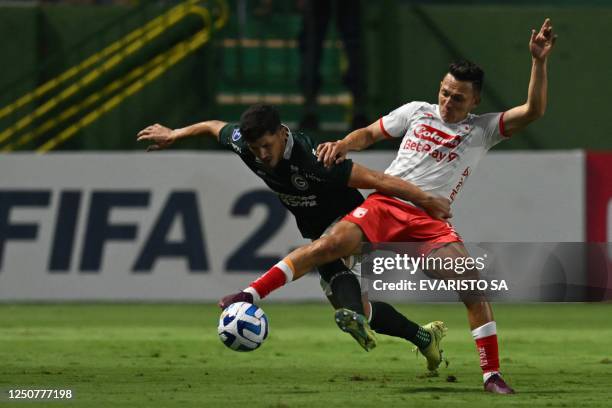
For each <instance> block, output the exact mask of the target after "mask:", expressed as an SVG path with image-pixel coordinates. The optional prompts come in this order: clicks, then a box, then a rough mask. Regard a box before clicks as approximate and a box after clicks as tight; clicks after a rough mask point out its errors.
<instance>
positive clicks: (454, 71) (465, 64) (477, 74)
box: [448, 59, 484, 93]
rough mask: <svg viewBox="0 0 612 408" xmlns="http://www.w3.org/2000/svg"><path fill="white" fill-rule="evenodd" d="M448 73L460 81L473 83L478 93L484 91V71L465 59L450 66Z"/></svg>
mask: <svg viewBox="0 0 612 408" xmlns="http://www.w3.org/2000/svg"><path fill="white" fill-rule="evenodd" d="M448 73H449V74H451V75H452V76H454V77H455V79H457V80H458V81H467V82H471V83H472V87H473V88H474V90H475V91H476V92H479V93H480V91H481V90H482V84H483V82H484V71H483V70H482V68H480V67H479V66H478V65H476V64H474V63H473V62H471V61H468V60H464V59H462V60H458V61H454V62H452V63H451V64H450V65H449V67H448Z"/></svg>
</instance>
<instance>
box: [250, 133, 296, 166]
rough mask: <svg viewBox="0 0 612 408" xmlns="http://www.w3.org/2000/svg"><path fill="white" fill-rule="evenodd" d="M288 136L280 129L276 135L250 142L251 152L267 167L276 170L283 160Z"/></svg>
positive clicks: (266, 135)
mask: <svg viewBox="0 0 612 408" xmlns="http://www.w3.org/2000/svg"><path fill="white" fill-rule="evenodd" d="M286 144H287V134H286V131H285V129H284V128H282V127H280V128H279V129H278V130H277V131H276V132H275V133H270V132H268V133H266V134H265V135H263V136H262V137H260V138H259V139H257V140H256V141H254V142H249V143H248V145H249V150H250V151H251V152H252V153H253V154H254V155H255V157H257V158H258V159H259V160H261V162H262V163H263V165H264V166H265V167H268V168H274V167H276V165H277V164H278V162H279V161H280V160H281V159H282V158H283V153H284V152H285V145H286Z"/></svg>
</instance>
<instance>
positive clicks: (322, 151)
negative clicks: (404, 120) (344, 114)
mask: <svg viewBox="0 0 612 408" xmlns="http://www.w3.org/2000/svg"><path fill="white" fill-rule="evenodd" d="M384 138H385V135H384V134H383V132H382V130H381V129H380V125H379V124H378V122H374V123H372V124H371V125H370V126H368V127H364V128H361V129H357V130H354V131H352V132H351V133H349V134H348V135H347V136H346V137H345V138H344V139H342V140H338V141H336V142H327V143H321V144H320V145H319V146H318V147H317V156H318V157H319V161H320V162H323V164H324V165H325V167H330V166H332V165H334V164H338V163H341V162H343V161H344V159H345V158H346V155H347V153H348V152H349V151H359V150H363V149H367V148H368V147H369V146H371V145H372V144H374V143H376V142H377V141H379V140H382V139H384Z"/></svg>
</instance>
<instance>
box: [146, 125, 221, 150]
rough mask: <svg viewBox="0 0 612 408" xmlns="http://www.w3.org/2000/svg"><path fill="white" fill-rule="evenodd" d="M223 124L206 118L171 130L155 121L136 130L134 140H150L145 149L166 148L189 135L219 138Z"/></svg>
mask: <svg viewBox="0 0 612 408" xmlns="http://www.w3.org/2000/svg"><path fill="white" fill-rule="evenodd" d="M225 125H227V123H226V122H222V121H220V120H208V121H206V122H200V123H196V124H193V125H190V126H187V127H184V128H181V129H174V130H173V129H170V128H167V127H165V126H162V125H160V124H159V123H156V124H154V125H151V126H147V127H146V128H144V129H143V130H141V131H140V132H138V135H137V137H138V139H136V140H138V141H139V142H140V141H143V140H144V141H148V142H150V143H151V144H150V145H149V146H148V147H147V151H148V152H150V151H153V150H161V149H166V148H167V147H169V146H170V145H171V144H172V143H174V142H175V141H176V140H179V139H184V138H186V137H191V136H213V137H214V138H215V139H217V140H219V134H220V133H221V129H223V127H224V126H225Z"/></svg>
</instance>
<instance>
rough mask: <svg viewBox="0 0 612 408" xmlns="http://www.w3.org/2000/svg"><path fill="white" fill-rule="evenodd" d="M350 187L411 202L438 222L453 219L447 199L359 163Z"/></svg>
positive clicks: (350, 179)
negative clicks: (377, 192) (369, 190)
mask: <svg viewBox="0 0 612 408" xmlns="http://www.w3.org/2000/svg"><path fill="white" fill-rule="evenodd" d="M348 185H349V187H354V188H366V189H375V190H377V191H379V192H380V193H382V194H385V195H388V196H392V197H398V198H401V199H402V200H406V201H411V202H413V203H414V204H416V205H418V206H419V207H421V208H423V209H424V210H425V211H426V212H427V214H429V215H430V216H432V217H433V218H435V219H438V220H442V221H444V220H446V219H448V218H451V217H452V214H451V211H450V201H449V200H448V199H447V198H444V197H440V196H436V195H433V194H429V193H426V192H424V191H423V190H421V189H420V188H419V187H417V186H415V185H414V184H412V183H409V182H407V181H405V180H402V179H401V178H399V177H395V176H390V175H388V174H384V173H381V172H379V171H374V170H370V169H368V168H367V167H364V166H361V165H359V164H357V163H353V169H352V171H351V176H350V178H349V182H348Z"/></svg>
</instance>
